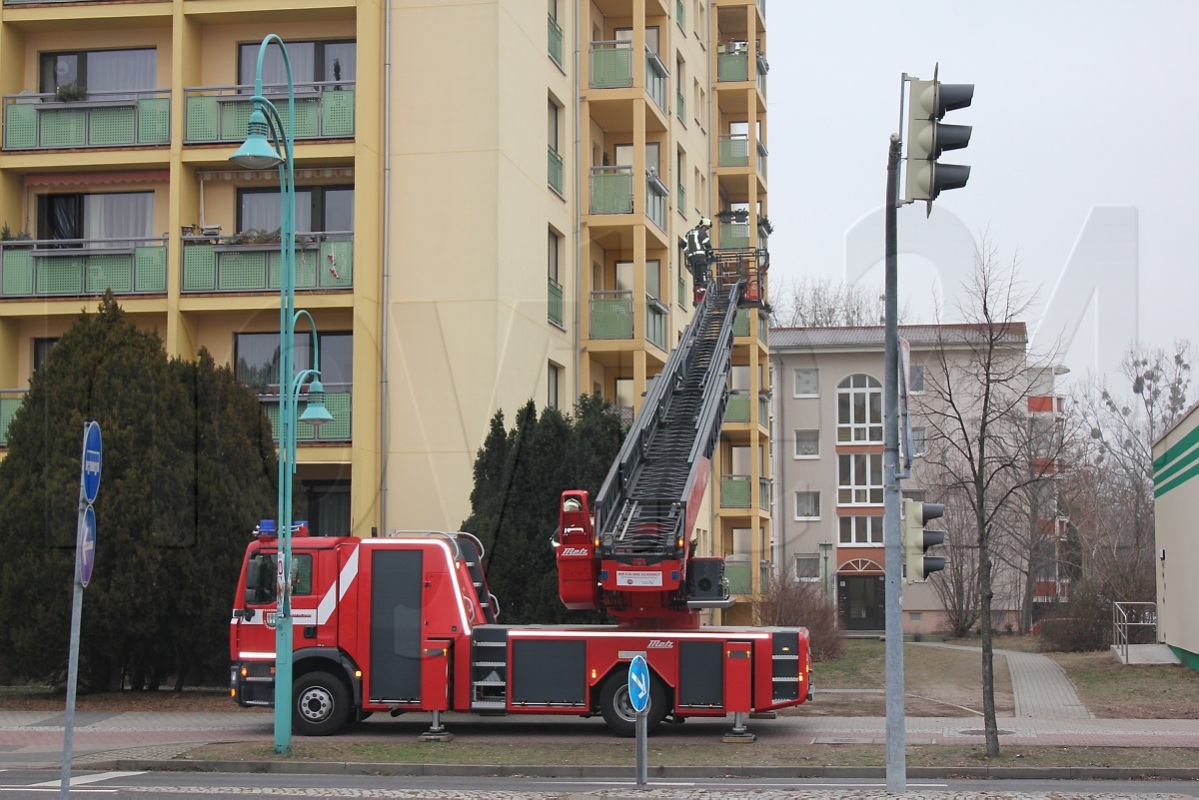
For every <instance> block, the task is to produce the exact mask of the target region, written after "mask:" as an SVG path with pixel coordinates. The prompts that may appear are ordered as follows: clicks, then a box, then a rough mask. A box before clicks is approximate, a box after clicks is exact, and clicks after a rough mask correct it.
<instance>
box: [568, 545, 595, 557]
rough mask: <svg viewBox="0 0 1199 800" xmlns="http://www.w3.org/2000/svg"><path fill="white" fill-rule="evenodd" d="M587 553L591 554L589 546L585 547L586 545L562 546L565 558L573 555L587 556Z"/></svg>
mask: <svg viewBox="0 0 1199 800" xmlns="http://www.w3.org/2000/svg"><path fill="white" fill-rule="evenodd" d="M585 555H589V553H588V552H587V548H585V547H563V548H562V557H563V558H569V557H571V556H585Z"/></svg>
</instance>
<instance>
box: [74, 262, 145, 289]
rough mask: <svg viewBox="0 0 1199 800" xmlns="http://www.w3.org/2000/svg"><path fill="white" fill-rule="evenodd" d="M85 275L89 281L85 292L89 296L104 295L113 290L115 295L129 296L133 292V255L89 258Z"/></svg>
mask: <svg viewBox="0 0 1199 800" xmlns="http://www.w3.org/2000/svg"><path fill="white" fill-rule="evenodd" d="M84 274H85V277H86V279H87V282H86V284H85V291H86V292H87V293H88V294H104V292H105V291H106V290H108V289H112V291H113V293H114V294H128V293H129V292H131V291H133V255H132V254H129V253H120V254H113V255H91V256H88V259H87V267H86V269H85V270H84Z"/></svg>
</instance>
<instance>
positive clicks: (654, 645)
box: [645, 639, 674, 650]
mask: <svg viewBox="0 0 1199 800" xmlns="http://www.w3.org/2000/svg"><path fill="white" fill-rule="evenodd" d="M645 647H646V649H649V650H655V649H656V650H669V649H671V648H672V647H674V642H669V641H664V640H662V639H650V640H649V644H647V645H646V646H645Z"/></svg>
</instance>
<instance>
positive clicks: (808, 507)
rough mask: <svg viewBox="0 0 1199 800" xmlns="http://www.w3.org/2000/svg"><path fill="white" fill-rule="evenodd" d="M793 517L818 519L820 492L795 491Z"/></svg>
mask: <svg viewBox="0 0 1199 800" xmlns="http://www.w3.org/2000/svg"><path fill="white" fill-rule="evenodd" d="M795 518H796V519H797V520H809V519H820V492H796V493H795Z"/></svg>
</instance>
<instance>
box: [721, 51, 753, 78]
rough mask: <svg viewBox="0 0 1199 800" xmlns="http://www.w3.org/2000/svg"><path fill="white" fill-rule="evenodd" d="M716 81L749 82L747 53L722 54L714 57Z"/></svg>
mask: <svg viewBox="0 0 1199 800" xmlns="http://www.w3.org/2000/svg"><path fill="white" fill-rule="evenodd" d="M716 80H718V81H747V80H749V53H722V54H720V55H718V56H717V57H716Z"/></svg>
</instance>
